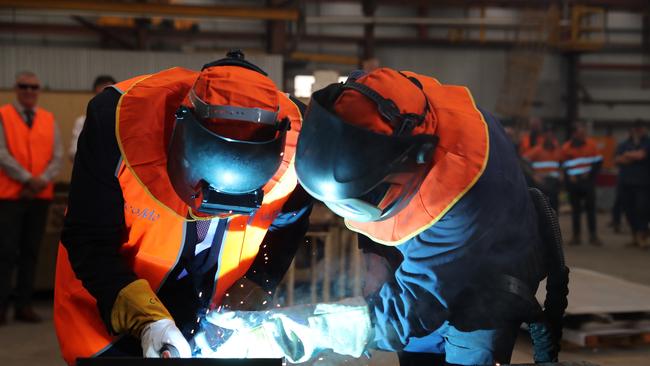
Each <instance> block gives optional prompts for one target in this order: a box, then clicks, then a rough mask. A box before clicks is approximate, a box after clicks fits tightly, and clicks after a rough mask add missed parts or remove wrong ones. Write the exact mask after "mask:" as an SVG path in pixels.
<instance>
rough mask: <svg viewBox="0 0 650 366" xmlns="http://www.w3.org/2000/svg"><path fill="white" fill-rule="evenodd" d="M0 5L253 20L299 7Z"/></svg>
mask: <svg viewBox="0 0 650 366" xmlns="http://www.w3.org/2000/svg"><path fill="white" fill-rule="evenodd" d="M0 8H13V9H23V10H50V11H57V10H60V11H67V12H81V13H85V14H87V13H90V14H95V15H123V16H133V17H144V18H148V17H152V16H164V17H169V18H241V19H255V20H288V21H296V20H298V10H297V9H292V8H267V7H233V6H221V5H210V6H198V5H176V4H161V3H124V2H118V1H106V2H103V1H100V2H95V1H79V0H76V1H75V0H57V1H51V0H0Z"/></svg>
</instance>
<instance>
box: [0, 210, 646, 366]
mask: <svg viewBox="0 0 650 366" xmlns="http://www.w3.org/2000/svg"><path fill="white" fill-rule="evenodd" d="M568 220H569V218H568V215H563V216H562V217H561V223H562V227H563V233H564V235H565V237H567V238H568V237H570V231H569V226H568ZM607 221H608V218H607V217H605V216H600V217H599V228H600V236H601V239H602V240H603V242H604V243H605V245H604V246H603V247H592V246H589V245H582V246H577V247H573V246H572V247H566V248H565V254H566V257H567V262H568V263H569V265H570V266H577V267H582V268H587V269H592V270H596V271H600V272H604V273H608V274H611V275H615V276H619V277H621V278H624V279H627V280H630V281H634V282H638V283H641V284H645V285H649V286H650V267H649V263H650V251H642V250H639V249H632V248H626V247H625V246H624V245H625V243H626V242H628V241H629V234H626V233H623V234H614V233H613V232H612V231H611V229H609V228H607V227H606V224H607ZM37 310H38V311H39V313H40V314H41V315H43V316H44V317H45V319H46V321H45V322H44V323H42V324H37V325H31V324H21V323H15V322H10V324H8V325H7V326H4V327H0V344H1V346H0V366H32V365H34V366H35V365H53V366H56V365H64V363H63V361H62V360H61V358H60V355H59V350H58V344H57V341H56V337H55V335H54V329H53V324H52V310H51V304H50V303H47V302H43V303H39V304H38V307H37ZM531 355H532V352H531V349H530V346H529V345H528V340H527V338H526V337H520V339H519V341H518V342H517V347H516V348H515V352H514V356H513V360H512V361H513V363H528V362H531V360H532V356H531ZM561 359H562V360H564V361H577V360H584V361H590V362H593V363H595V364H598V365H601V366H615V365H616V366H648V365H650V347H648V346H644V347H634V348H608V349H577V348H575V349H565V350H564V351H563V352H562V354H561ZM367 363H368V361H367V360H366V361H360V362H359V361H357V362H354V361H353V362H350V361H348V362H346V364H347V365H354V364H367ZM369 363H370V364H371V365H377V366H388V365H396V358H395V356H394V355H393V354H390V353H385V352H381V353H376V354H375V355H374V356H373V358H372V359H371V360H370V362H369Z"/></svg>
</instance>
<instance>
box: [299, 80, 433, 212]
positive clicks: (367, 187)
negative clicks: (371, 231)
mask: <svg viewBox="0 0 650 366" xmlns="http://www.w3.org/2000/svg"><path fill="white" fill-rule="evenodd" d="M342 89H343V88H342V85H341V84H333V85H331V86H330V87H328V88H325V89H323V90H321V91H318V92H316V93H314V94H313V96H312V100H311V102H310V104H309V109H308V111H307V113H306V115H305V121H304V123H303V128H302V130H301V133H300V136H299V138H298V146H297V150H296V172H297V174H298V179H299V180H300V183H301V185H302V186H303V187H304V188H305V189H306V190H307V191H308V192H309V193H310V194H311V195H313V196H314V197H316V198H317V199H319V200H321V201H323V202H324V203H325V204H327V205H328V206H329V207H330V208H331V209H332V210H333V211H335V212H336V213H337V214H339V215H341V216H343V217H346V218H349V219H352V220H354V221H378V220H382V219H385V218H388V217H390V216H392V215H393V214H395V213H397V212H399V210H400V209H401V208H403V207H404V206H405V205H406V204H408V202H409V201H410V199H411V198H412V197H413V195H414V194H415V193H416V192H417V190H418V188H419V186H420V184H421V183H422V181H423V180H424V177H425V176H426V174H427V173H428V171H429V169H430V168H431V166H432V164H433V151H434V149H435V146H436V144H437V140H438V139H437V137H436V136H433V135H414V136H412V135H399V136H395V135H392V136H389V135H384V134H379V133H375V132H373V131H370V130H367V129H364V128H360V127H357V126H355V125H353V124H351V123H348V122H346V121H343V120H341V119H340V118H339V117H338V116H336V115H335V114H334V113H333V112H331V111H330V110H328V109H327V108H326V107H325V106H324V105H328V104H329V105H330V108H331V104H330V103H331V102H332V101H333V100H336V96H337V95H340V93H341V91H342Z"/></svg>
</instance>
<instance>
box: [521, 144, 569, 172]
mask: <svg viewBox="0 0 650 366" xmlns="http://www.w3.org/2000/svg"><path fill="white" fill-rule="evenodd" d="M524 158H525V159H526V160H528V161H529V162H530V165H531V167H532V168H533V171H534V172H535V173H536V174H540V175H541V176H542V177H553V178H560V163H561V161H562V152H561V150H560V147H559V146H558V145H556V144H554V145H553V148H552V149H550V150H549V149H546V148H545V147H544V145H543V144H542V145H538V146H535V147H534V148H532V149H530V150H528V152H527V153H526V154H525V155H524Z"/></svg>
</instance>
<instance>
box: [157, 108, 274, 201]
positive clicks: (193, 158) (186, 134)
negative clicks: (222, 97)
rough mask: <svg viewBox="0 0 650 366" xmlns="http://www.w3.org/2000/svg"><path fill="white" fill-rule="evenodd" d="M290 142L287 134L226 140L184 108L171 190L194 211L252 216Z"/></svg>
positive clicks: (175, 139) (174, 141)
mask: <svg viewBox="0 0 650 366" xmlns="http://www.w3.org/2000/svg"><path fill="white" fill-rule="evenodd" d="M246 113H248V112H246ZM250 113H254V112H250ZM279 125H287V123H281V124H279ZM285 138H286V129H284V130H281V131H279V132H278V133H276V135H275V137H274V138H272V139H270V140H267V141H259V142H258V141H242V140H235V139H232V138H228V137H225V136H221V135H219V134H217V133H215V132H213V131H211V130H209V129H208V128H206V127H205V126H204V125H203V124H202V123H201V122H200V121H199V120H198V119H197V118H196V117H195V116H194V114H193V113H192V111H191V110H190V109H189V108H187V107H184V106H182V107H181V108H179V110H178V111H177V113H176V124H175V127H174V131H173V133H172V137H171V142H170V146H169V152H168V163H167V164H168V167H167V170H168V172H169V177H170V179H171V182H172V185H173V187H174V189H175V190H176V193H177V194H178V195H179V197H180V198H181V199H183V201H185V202H186V203H187V204H188V205H189V206H190V207H191V208H192V209H194V210H195V211H199V212H203V213H206V214H217V213H251V212H253V211H254V210H256V209H257V208H259V207H260V205H261V202H262V198H263V192H262V187H263V186H264V185H265V184H266V183H267V182H268V181H269V180H270V179H271V178H272V177H273V176H274V175H275V173H276V172H277V170H278V168H279V167H280V164H281V163H282V154H283V151H284V145H285Z"/></svg>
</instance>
